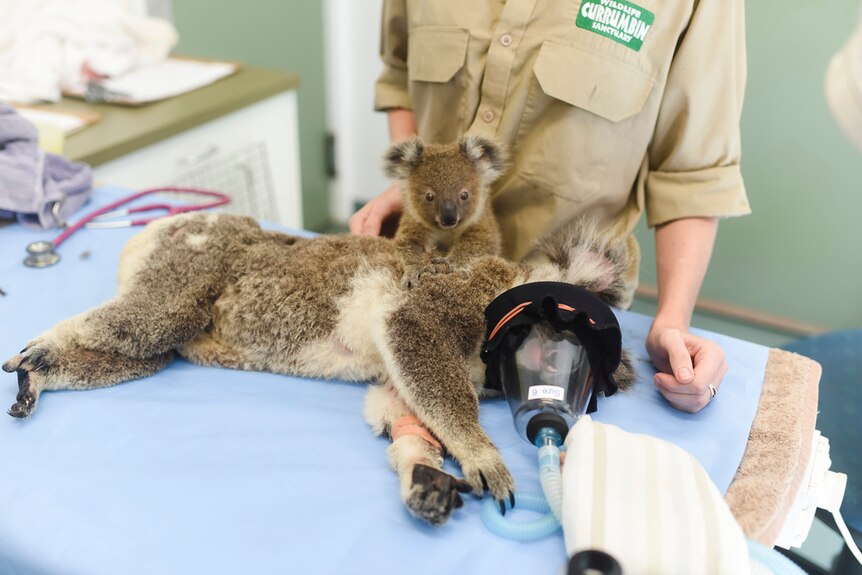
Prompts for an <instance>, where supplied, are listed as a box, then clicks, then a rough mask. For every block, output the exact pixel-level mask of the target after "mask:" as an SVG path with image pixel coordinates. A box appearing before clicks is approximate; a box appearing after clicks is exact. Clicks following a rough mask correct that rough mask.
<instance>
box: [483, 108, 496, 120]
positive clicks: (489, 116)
mask: <svg viewBox="0 0 862 575" xmlns="http://www.w3.org/2000/svg"><path fill="white" fill-rule="evenodd" d="M482 119H483V120H485V121H486V122H493V121H494V112H493V111H491V110H485V111H484V112H482Z"/></svg>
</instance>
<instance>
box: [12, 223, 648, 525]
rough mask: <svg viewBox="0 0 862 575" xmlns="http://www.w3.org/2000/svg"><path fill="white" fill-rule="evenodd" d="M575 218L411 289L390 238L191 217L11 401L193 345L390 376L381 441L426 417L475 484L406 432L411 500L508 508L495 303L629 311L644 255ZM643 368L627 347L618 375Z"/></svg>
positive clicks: (146, 369) (232, 356)
mask: <svg viewBox="0 0 862 575" xmlns="http://www.w3.org/2000/svg"><path fill="white" fill-rule="evenodd" d="M632 245H634V244H633V243H632V242H631V241H630V240H629V239H626V238H623V239H622V240H620V239H618V238H617V237H614V236H611V235H608V234H606V233H599V232H598V231H597V230H595V229H594V228H591V227H589V226H585V225H583V223H578V222H575V223H573V224H572V225H571V226H570V227H569V228H567V229H565V230H562V231H561V232H559V233H557V234H555V235H554V236H553V237H551V238H549V239H548V240H546V241H545V242H544V243H542V244H540V245H539V246H538V247H537V249H536V251H535V252H534V253H533V254H532V256H531V258H530V259H529V260H527V261H525V262H523V263H520V264H515V263H512V262H508V261H505V260H503V259H501V258H498V257H495V256H483V257H480V258H477V259H475V260H474V261H473V262H472V263H471V264H470V265H469V266H468V267H466V268H465V269H464V270H462V271H458V272H455V273H450V274H429V275H425V276H423V277H422V280H421V281H420V282H419V283H418V284H417V285H416V286H415V287H414V289H411V290H403V289H401V287H400V278H401V276H402V274H403V272H404V263H403V261H402V259H401V258H400V255H399V252H398V249H397V248H396V246H395V244H394V243H393V242H392V241H390V240H387V239H385V238H370V237H360V236H352V235H338V236H319V237H316V238H312V239H307V238H298V237H292V236H289V235H286V234H281V233H277V232H269V231H263V230H261V229H260V227H259V226H258V225H257V223H256V222H255V221H254V220H252V219H251V218H247V217H241V216H230V215H224V214H203V213H195V214H187V215H181V216H175V217H171V218H164V219H161V220H157V221H156V222H153V223H151V224H150V225H148V226H147V227H146V228H145V229H144V230H143V231H142V232H141V233H140V234H138V235H137V236H135V237H134V238H132V239H131V240H130V241H129V242H128V244H127V245H126V247H125V248H124V250H123V254H122V257H121V262H120V270H119V276H118V278H119V288H118V292H117V295H116V296H115V297H114V298H113V299H111V300H109V301H107V302H105V303H104V304H102V305H100V306H98V307H96V308H94V309H92V310H89V311H87V312H84V313H82V314H80V315H78V316H75V317H72V318H70V319H67V320H64V321H62V322H60V323H59V324H57V325H56V326H54V327H53V328H51V329H49V330H47V331H46V332H44V333H42V334H41V335H39V336H38V337H36V338H35V339H34V340H32V341H31V342H29V343H28V344H27V346H26V347H25V348H24V350H22V351H21V352H20V353H19V354H16V355H14V356H13V357H12V358H10V359H9V360H7V361H6V362H5V363H4V364H3V366H2V367H3V369H4V370H5V371H7V372H17V376H18V386H19V391H18V394H17V397H16V401H15V403H14V404H13V405H12V407H11V408H10V409H9V414H10V415H12V416H13V417H19V418H23V417H28V416H30V415H31V414H32V412H33V410H34V409H35V408H36V405H37V402H38V398H39V395H40V393H42V392H43V391H49V390H56V389H92V388H97V387H105V386H110V385H114V384H117V383H120V382H123V381H128V380H131V379H135V378H141V377H145V376H147V375H150V374H152V373H154V372H156V371H158V370H160V369H162V368H163V367H165V365H167V364H168V363H169V362H170V361H171V359H172V358H173V357H175V355H177V354H179V355H181V356H183V357H185V358H188V359H189V360H190V361H192V362H195V363H198V364H203V365H214V366H222V367H226V368H234V369H253V370H264V371H270V372H275V373H284V374H292V375H301V376H308V377H315V378H337V379H342V380H352V381H368V380H371V381H372V382H374V384H373V385H371V386H370V388H369V391H368V395H367V399H366V406H365V417H366V419H367V421H368V422H369V424H370V426H371V428H372V430H373V432H374V433H376V434H386V433H388V431H389V429H390V427H391V426H392V424H393V422H394V421H396V420H398V418H399V417H401V416H402V415H410V414H415V415H416V416H417V417H418V419H419V420H420V421H421V422H422V424H423V425H424V426H425V427H426V428H427V429H428V430H429V431H430V432H431V433H432V434H433V436H434V437H436V438H437V439H438V440H439V441H440V443H441V444H442V445H443V446H444V447H445V449H446V451H447V452H448V453H449V454H451V455H452V456H453V457H454V458H456V459H457V460H458V461H459V462H460V465H461V470H462V474H463V479H458V478H455V477H452V476H451V475H448V474H446V473H444V472H443V471H441V465H442V463H443V460H442V454H441V453H440V451H439V449H437V448H436V447H434V446H432V445H431V444H430V443H429V442H428V441H425V440H424V439H422V438H421V437H419V436H415V435H404V436H401V437H399V438H397V439H395V440H394V441H393V443H392V445H391V446H390V448H389V460H390V462H391V465H392V467H393V468H394V469H395V470H396V472H397V473H398V475H399V478H400V482H401V496H402V499H403V500H404V502H405V503H406V505H407V507H408V509H409V510H410V511H411V512H412V513H413V514H414V515H415V516H417V517H419V518H422V519H424V520H425V521H427V522H429V523H431V524H435V525H437V524H441V523H443V522H445V521H446V520H447V519H448V517H449V516H450V514H451V512H452V510H453V509H454V508H457V507H459V506H460V504H461V499H460V497H459V495H458V493H459V492H462V491H465V490H468V491H472V492H473V493H475V494H477V495H481V494H482V493H483V491H484V490H485V489H487V490H489V491H490V493H491V495H492V497H494V498H495V499H496V500H497V501H498V502H501V501H504V500H505V499H509V498H511V497H512V494H513V492H514V489H515V484H514V481H513V479H512V476H511V475H510V473H509V471H508V469H507V468H506V465H505V463H504V462H503V460H502V458H501V456H500V453H499V452H498V450H497V449H496V448H495V447H494V445H493V444H492V443H491V440H490V439H489V438H488V436H487V435H486V434H485V433H484V431H483V430H482V428H481V427H480V425H479V418H478V400H479V397H480V395H481V393H482V385H483V382H484V365H483V364H482V363H481V361H480V360H479V358H478V352H479V348H480V346H481V343H482V340H483V337H484V330H485V322H484V317H483V310H484V309H485V307H486V306H487V304H488V303H490V301H491V300H492V299H493V298H494V297H496V296H497V295H498V294H500V293H502V292H503V291H505V290H507V289H509V288H511V287H513V286H515V285H518V284H521V283H525V282H530V281H540V280H549V281H566V282H570V283H574V284H580V285H584V286H593V287H594V288H595V289H596V290H597V293H598V294H599V295H600V296H601V297H603V298H605V300H606V301H609V302H612V303H615V304H617V305H622V306H626V305H628V304H629V303H630V301H631V295H632V294H631V292H630V291H626V290H627V289H628V288H629V287H630V286H626V284H625V278H632V277H635V276H634V274H635V270H636V269H637V264H638V262H637V257H638V256H637V252H636V250H634V251H633V250H632ZM633 376H634V372H633V369H632V363H631V360H630V359H629V357H628V355H627V354H624V358H623V362H622V364H621V365H620V368H619V370H618V371H617V373H616V378H617V380H618V382H620V384H621V385H622V386H623V387H626V386H628V385H630V383H631V382H632V380H633Z"/></svg>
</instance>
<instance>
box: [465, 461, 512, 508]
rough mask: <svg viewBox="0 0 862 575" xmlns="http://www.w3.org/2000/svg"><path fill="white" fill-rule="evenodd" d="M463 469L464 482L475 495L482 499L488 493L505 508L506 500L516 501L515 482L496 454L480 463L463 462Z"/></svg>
mask: <svg viewBox="0 0 862 575" xmlns="http://www.w3.org/2000/svg"><path fill="white" fill-rule="evenodd" d="M461 469H462V470H463V472H464V480H465V481H466V482H467V483H468V484H470V485H471V486H472V487H473V494H474V495H477V496H479V497H481V496H482V495H483V494H484V492H485V491H488V492H489V493H490V495H491V497H493V498H494V500H495V501H497V502H498V503H499V504H500V505H503V506H504V507H505V503H506V500H509V501H512V500H514V498H515V495H514V491H515V480H514V479H513V478H512V475H511V474H510V473H509V470H508V469H507V468H506V464H505V463H503V460H502V458H501V457H500V456H499V454H497V453H496V452H495V453H494V456H493V457H491V456H490V455H489V456H486V457H484V458H481V459H480V460H479V462H478V463H474V462H471V463H465V462H463V461H462V462H461Z"/></svg>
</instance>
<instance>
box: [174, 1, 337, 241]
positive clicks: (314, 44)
mask: <svg viewBox="0 0 862 575" xmlns="http://www.w3.org/2000/svg"><path fill="white" fill-rule="evenodd" d="M173 16H174V24H175V26H176V27H177V31H178V32H179V36H180V41H179V44H178V45H177V48H176V49H175V51H174V52H175V53H177V54H188V55H193V56H203V57H209V58H223V59H229V60H239V61H241V62H244V63H245V64H248V65H251V66H260V67H266V68H274V69H279V70H286V71H290V72H295V73H297V74H299V76H300V77H301V86H300V88H299V92H298V100H299V141H300V155H301V162H302V167H301V169H302V203H303V209H302V211H303V221H304V222H305V227H307V228H309V229H312V230H321V229H323V228H325V227H326V226H327V225H328V223H329V191H328V182H327V178H326V172H325V160H324V151H325V144H324V142H325V135H326V103H325V98H324V52H323V50H324V47H323V46H324V44H323V3H322V2H317V1H314V2H307V1H297V0H244V1H241V2H238V1H225V0H218V1H215V2H214V1H212V0H174V2H173Z"/></svg>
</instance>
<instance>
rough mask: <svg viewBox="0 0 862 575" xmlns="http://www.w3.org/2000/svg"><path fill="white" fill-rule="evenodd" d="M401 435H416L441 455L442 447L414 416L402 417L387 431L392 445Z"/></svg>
mask: <svg viewBox="0 0 862 575" xmlns="http://www.w3.org/2000/svg"><path fill="white" fill-rule="evenodd" d="M403 435H416V436H418V437H421V438H422V439H424V440H425V441H427V442H428V443H430V444H431V445H433V446H434V447H436V448H437V449H439V450H440V453H441V454H442V453H443V446H442V445H441V444H440V442H439V441H437V439H436V438H435V437H434V436H433V435H431V432H430V431H428V430H427V429H426V428H425V426H424V425H422V423H420V422H419V419H418V418H417V417H416V416H415V415H402V416H401V417H399V418H398V419H397V420H396V421H395V422H394V423H393V424H392V427H391V429H390V431H389V436H390V437H391V438H392V442H393V443H394V442H395V440H396V439H398V438H399V437H401V436H403Z"/></svg>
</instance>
